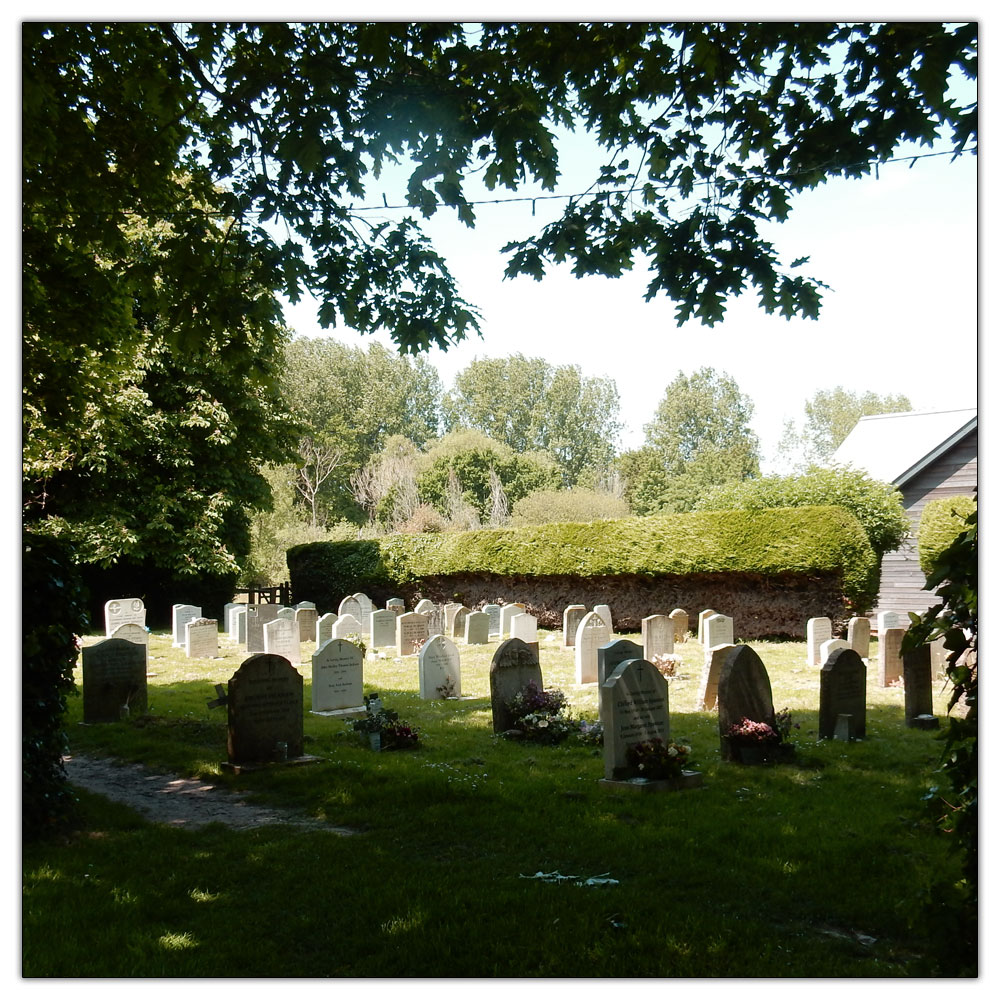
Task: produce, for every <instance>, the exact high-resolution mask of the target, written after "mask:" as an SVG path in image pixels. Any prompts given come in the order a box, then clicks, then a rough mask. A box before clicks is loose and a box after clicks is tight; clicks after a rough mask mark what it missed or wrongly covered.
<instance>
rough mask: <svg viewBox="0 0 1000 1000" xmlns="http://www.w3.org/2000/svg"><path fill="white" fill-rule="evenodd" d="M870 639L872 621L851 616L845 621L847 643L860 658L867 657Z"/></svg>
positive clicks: (864, 658)
mask: <svg viewBox="0 0 1000 1000" xmlns="http://www.w3.org/2000/svg"><path fill="white" fill-rule="evenodd" d="M871 641H872V623H871V621H869V619H867V618H852V619H851V620H850V621H849V622H848V623H847V644H848V645H849V646H850V647H851V649H853V650H854V652H855V653H857V654H858V656H860V657H861V659H862V660H867V659H868V652H869V647H870V646H871Z"/></svg>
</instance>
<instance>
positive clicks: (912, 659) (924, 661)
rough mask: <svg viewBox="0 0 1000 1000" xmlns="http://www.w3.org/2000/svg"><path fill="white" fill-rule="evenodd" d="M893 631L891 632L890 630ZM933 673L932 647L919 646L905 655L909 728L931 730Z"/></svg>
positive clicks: (904, 707) (905, 683)
mask: <svg viewBox="0 0 1000 1000" xmlns="http://www.w3.org/2000/svg"><path fill="white" fill-rule="evenodd" d="M890 631H891V630H890ZM931 674H932V671H931V647H930V646H929V645H924V646H918V647H917V648H916V649H910V650H907V651H906V652H905V653H903V717H904V718H905V719H906V724H907V726H910V727H912V728H918V729H931V728H934V726H936V725H937V721H936V720H935V721H934V722H929V721H928V720H930V719H934V691H933V687H932V685H933V679H932V676H931ZM917 720H919V721H917Z"/></svg>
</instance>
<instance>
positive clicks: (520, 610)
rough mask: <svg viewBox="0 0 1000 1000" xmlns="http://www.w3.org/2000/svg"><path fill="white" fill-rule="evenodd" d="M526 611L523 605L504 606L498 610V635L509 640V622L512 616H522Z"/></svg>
mask: <svg viewBox="0 0 1000 1000" xmlns="http://www.w3.org/2000/svg"><path fill="white" fill-rule="evenodd" d="M526 610H527V608H525V606H524V605H523V604H505V605H503V607H502V608H500V635H501V637H506V638H508V639H509V638H511V634H510V620H511V618H513V617H514V615H520V614H524V612H525V611H526Z"/></svg>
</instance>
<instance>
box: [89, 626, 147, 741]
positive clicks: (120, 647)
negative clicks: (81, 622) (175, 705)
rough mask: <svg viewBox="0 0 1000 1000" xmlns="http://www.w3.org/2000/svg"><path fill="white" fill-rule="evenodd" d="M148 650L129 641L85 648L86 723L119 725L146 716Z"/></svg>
mask: <svg viewBox="0 0 1000 1000" xmlns="http://www.w3.org/2000/svg"><path fill="white" fill-rule="evenodd" d="M147 652H148V650H147V647H146V646H145V645H143V644H142V643H138V642H129V640H128V639H102V640H101V641H100V642H97V643H94V645H93V646H84V647H83V650H82V659H83V721H84V722H86V723H94V722H118V721H119V720H120V719H128V718H130V717H135V716H139V715H144V714H145V712H146V657H147Z"/></svg>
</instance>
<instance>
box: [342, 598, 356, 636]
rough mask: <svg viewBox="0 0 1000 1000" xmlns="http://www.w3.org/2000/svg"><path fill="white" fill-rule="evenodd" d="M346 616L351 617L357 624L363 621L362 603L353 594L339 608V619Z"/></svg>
mask: <svg viewBox="0 0 1000 1000" xmlns="http://www.w3.org/2000/svg"><path fill="white" fill-rule="evenodd" d="M344 615H350V616H351V617H352V618H353V619H354V620H355V621H357V622H360V621H361V602H360V601H359V600H358V599H357V597H355V596H354V595H353V594H352V595H351V596H350V597H345V598H344V599H343V600H342V601H341V602H340V605H339V607H338V608H337V617H338V618H343V617H344ZM358 634H359V635H360V633H358Z"/></svg>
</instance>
